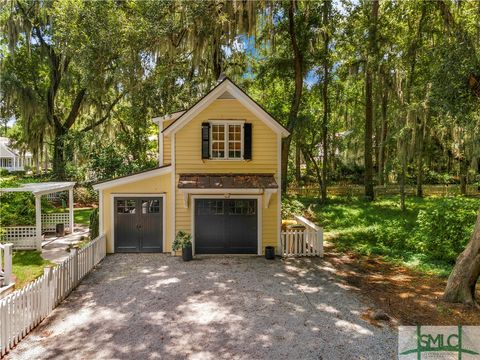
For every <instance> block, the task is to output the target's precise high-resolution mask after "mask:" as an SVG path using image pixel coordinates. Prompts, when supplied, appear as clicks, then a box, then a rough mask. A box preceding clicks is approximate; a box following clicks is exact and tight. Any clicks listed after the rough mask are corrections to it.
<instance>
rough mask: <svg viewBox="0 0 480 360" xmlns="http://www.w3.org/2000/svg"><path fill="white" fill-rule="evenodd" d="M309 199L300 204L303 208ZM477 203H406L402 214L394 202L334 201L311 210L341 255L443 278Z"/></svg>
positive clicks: (472, 219)
mask: <svg viewBox="0 0 480 360" xmlns="http://www.w3.org/2000/svg"><path fill="white" fill-rule="evenodd" d="M307 200H308V201H312V199H302V201H303V202H306V201H307ZM479 208H480V200H479V199H475V198H465V197H452V198H438V197H429V198H424V199H421V198H411V199H408V200H407V210H406V211H402V210H401V209H400V208H399V206H398V197H396V196H388V197H387V196H385V197H381V198H379V199H377V201H375V202H373V203H369V202H364V201H362V200H360V199H357V198H349V199H346V198H333V199H332V200H331V201H329V202H328V203H327V204H325V205H323V204H317V205H316V206H315V207H314V210H315V215H316V221H317V223H318V224H320V225H321V226H322V227H323V228H324V229H325V231H326V232H328V233H329V235H330V237H331V241H333V242H334V243H335V245H336V246H337V247H338V248H339V249H341V250H352V251H355V252H357V253H360V254H364V255H371V254H376V255H382V256H384V257H385V258H386V259H387V260H389V261H393V262H401V263H403V264H407V265H409V266H412V267H415V268H418V269H420V270H425V271H433V272H435V273H437V274H441V275H448V274H449V271H450V270H451V267H452V266H453V264H454V262H455V259H456V257H457V256H458V254H459V253H460V252H461V251H462V250H463V248H464V247H465V245H466V244H467V242H468V241H469V239H470V235H471V232H472V230H473V226H474V224H475V218H476V212H477V211H478V209H479Z"/></svg>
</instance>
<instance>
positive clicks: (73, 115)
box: [64, 89, 87, 129]
mask: <svg viewBox="0 0 480 360" xmlns="http://www.w3.org/2000/svg"><path fill="white" fill-rule="evenodd" d="M86 93H87V89H81V90H80V91H79V92H78V94H77V96H76V97H75V101H74V102H73V105H72V109H71V110H70V113H69V114H68V117H67V120H66V121H65V124H64V126H65V128H66V129H70V128H71V127H72V125H73V124H74V123H75V120H77V117H78V112H79V110H80V106H81V105H82V102H83V99H84V98H85V94H86Z"/></svg>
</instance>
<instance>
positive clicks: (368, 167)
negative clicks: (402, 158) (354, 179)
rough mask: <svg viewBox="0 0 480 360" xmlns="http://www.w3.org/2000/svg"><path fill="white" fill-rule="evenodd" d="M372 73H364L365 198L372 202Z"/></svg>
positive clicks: (368, 70) (367, 71)
mask: <svg viewBox="0 0 480 360" xmlns="http://www.w3.org/2000/svg"><path fill="white" fill-rule="evenodd" d="M372 87H373V86H372V72H371V70H370V69H367V70H366V71H365V152H364V155H365V180H364V181H365V198H366V199H368V200H374V198H375V193H374V190H373V159H372V155H373V154H372V150H373V98H372Z"/></svg>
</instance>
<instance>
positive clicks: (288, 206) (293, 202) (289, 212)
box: [282, 196, 305, 219]
mask: <svg viewBox="0 0 480 360" xmlns="http://www.w3.org/2000/svg"><path fill="white" fill-rule="evenodd" d="M304 212H305V205H304V204H303V203H301V202H300V201H299V200H297V197H296V196H284V197H283V198H282V219H289V218H292V217H293V215H302V214H303V213H304Z"/></svg>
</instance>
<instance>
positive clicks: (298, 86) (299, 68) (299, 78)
mask: <svg viewBox="0 0 480 360" xmlns="http://www.w3.org/2000/svg"><path fill="white" fill-rule="evenodd" d="M294 6H295V2H294V0H291V1H290V4H289V7H288V32H289V35H290V42H291V45H292V50H293V66H294V71H295V92H294V94H293V97H292V105H291V107H290V113H289V116H288V123H287V126H286V128H287V130H288V131H290V136H289V137H287V138H286V139H283V141H282V180H283V181H282V192H283V193H286V192H287V188H288V181H287V174H288V155H289V154H290V144H291V142H292V139H291V137H292V135H293V131H294V128H295V124H296V122H297V115H298V110H299V108H300V100H301V98H302V91H303V54H302V52H301V50H300V48H299V47H298V42H297V33H296V30H295V14H294Z"/></svg>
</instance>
